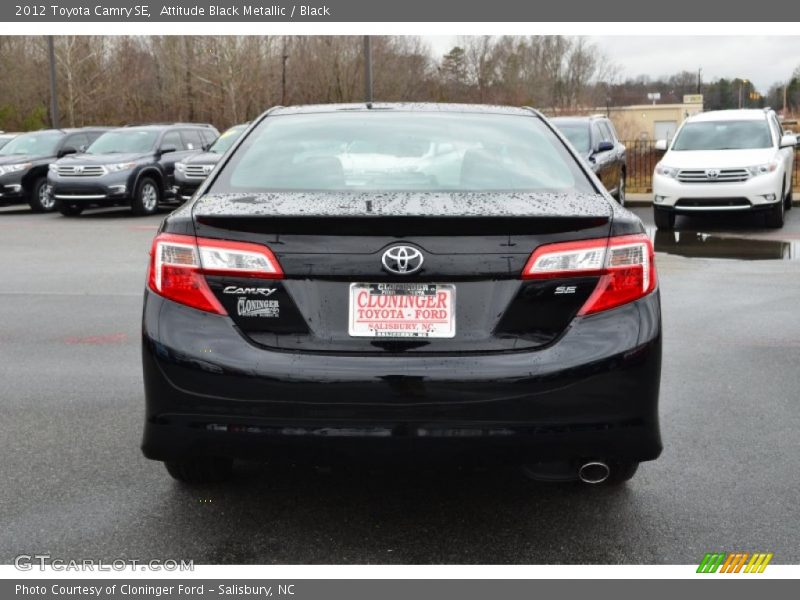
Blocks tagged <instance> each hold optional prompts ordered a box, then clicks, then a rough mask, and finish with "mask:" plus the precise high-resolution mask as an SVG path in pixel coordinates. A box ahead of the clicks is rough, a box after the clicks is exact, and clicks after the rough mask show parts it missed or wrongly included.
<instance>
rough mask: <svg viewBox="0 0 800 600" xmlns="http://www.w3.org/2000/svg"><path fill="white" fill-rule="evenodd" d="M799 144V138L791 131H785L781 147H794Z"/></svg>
mask: <svg viewBox="0 0 800 600" xmlns="http://www.w3.org/2000/svg"><path fill="white" fill-rule="evenodd" d="M796 145H797V138H796V137H795V136H793V135H792V134H791V133H785V134H784V135H783V137H782V138H781V148H794V147H795V146H796Z"/></svg>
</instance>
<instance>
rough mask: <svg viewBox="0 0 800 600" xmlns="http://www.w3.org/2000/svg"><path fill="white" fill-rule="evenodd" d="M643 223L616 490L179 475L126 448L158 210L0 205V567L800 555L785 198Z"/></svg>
mask: <svg viewBox="0 0 800 600" xmlns="http://www.w3.org/2000/svg"><path fill="white" fill-rule="evenodd" d="M634 211H635V212H636V213H637V214H639V215H640V216H641V217H642V218H643V219H644V220H645V222H646V224H647V225H648V227H649V228H650V229H649V231H651V233H652V234H653V235H654V239H655V243H656V248H657V269H658V273H659V277H660V282H661V290H662V299H663V311H664V330H665V336H664V369H663V379H662V388H661V397H662V398H661V415H662V430H663V436H664V443H665V450H664V454H663V455H662V457H661V458H660V459H658V460H657V461H654V462H651V463H646V464H643V465H642V467H641V468H640V470H639V473H638V474H637V475H636V477H635V478H634V479H633V480H632V481H631V482H630V483H629V484H628V485H626V486H623V487H621V488H619V489H601V488H589V487H586V486H581V485H563V484H555V485H554V484H537V483H532V482H529V481H526V480H524V479H523V478H522V477H521V476H520V475H519V473H518V472H517V471H515V470H496V471H487V470H477V471H454V472H442V471H439V470H435V469H430V468H428V467H427V466H426V465H418V466H416V465H414V466H410V467H408V468H405V469H394V468H393V469H386V470H375V469H371V470H367V469H359V468H351V469H315V468H313V467H287V466H274V465H272V466H271V465H269V464H258V463H254V464H243V465H241V466H240V467H239V468H238V469H237V473H236V477H235V478H234V480H233V481H232V482H230V483H228V484H225V485H218V486H204V487H199V488H186V487H182V486H181V485H178V484H176V483H175V482H173V481H172V480H171V479H170V478H169V477H168V476H167V474H166V472H165V471H164V469H163V468H162V467H161V466H160V465H159V464H158V463H154V462H150V461H147V460H145V459H144V458H143V457H142V456H141V454H140V452H139V449H138V444H139V437H140V432H141V422H142V416H143V407H142V382H141V370H140V363H139V337H138V336H139V318H140V311H141V293H142V286H143V282H144V275H145V268H146V262H147V251H148V248H149V242H150V240H151V238H152V236H153V234H154V233H155V230H156V227H157V225H158V222H159V220H160V217H153V218H142V219H134V218H130V217H129V216H128V213H126V212H125V211H92V212H90V213H88V214H86V215H84V216H83V217H81V218H79V219H64V218H62V217H60V216H58V215H32V214H30V213H29V212H28V211H26V210H24V209H19V210H18V209H0V244H1V245H2V252H0V273H2V278H0V303H1V304H0V306H2V310H0V380H1V381H2V382H3V385H2V387H0V390H2V391H0V396H1V397H0V400H2V401H0V452H2V457H3V460H2V461H0V474H1V475H2V477H1V478H0V480H1V481H3V482H4V484H5V485H3V486H2V487H1V488H0V507H2V509H0V511H1V512H2V525H1V526H0V561H2V562H4V563H5V562H10V561H11V560H12V559H13V557H14V556H15V555H17V554H20V553H26V554H33V553H42V552H49V553H50V554H52V555H53V556H54V557H60V558H65V559H80V558H84V557H86V558H89V557H91V558H105V559H109V560H110V559H114V558H138V559H143V558H162V559H164V558H184V559H194V560H195V562H196V563H198V564H202V563H492V564H495V563H695V564H696V563H697V562H699V560H700V559H701V558H702V556H703V554H704V553H705V552H707V551H710V550H721V551H733V550H736V551H753V550H758V551H768V552H774V553H775V558H774V559H773V562H776V563H797V562H798V561H800V544H798V540H797V533H796V532H797V531H798V529H800V504H798V502H797V498H798V497H799V496H800V483H798V478H797V472H796V471H797V456H798V455H800V436H798V435H797V432H798V430H800V404H798V401H797V399H798V395H799V391H800V370H798V365H799V364H800V316H799V314H800V262H798V261H797V257H798V249H797V244H798V241H800V209H798V208H795V209H794V210H793V211H791V212H789V213H788V214H787V225H786V226H785V227H784V228H783V229H782V230H778V231H776V230H769V229H765V228H763V227H762V226H761V225H760V224H758V223H757V221H750V220H748V219H747V218H742V216H737V217H735V218H733V217H729V218H726V219H720V220H714V221H709V220H705V219H695V218H692V219H684V218H679V219H678V222H677V230H676V231H675V232H670V233H666V234H664V233H657V232H655V231H653V229H652V218H651V216H650V210H649V209H646V208H636V209H634Z"/></svg>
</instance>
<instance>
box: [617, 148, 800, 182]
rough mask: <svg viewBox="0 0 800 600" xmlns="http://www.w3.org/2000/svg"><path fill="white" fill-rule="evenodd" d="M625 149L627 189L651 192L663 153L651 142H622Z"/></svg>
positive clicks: (797, 168) (799, 172)
mask: <svg viewBox="0 0 800 600" xmlns="http://www.w3.org/2000/svg"><path fill="white" fill-rule="evenodd" d="M623 143H624V144H625V147H626V148H627V180H626V183H627V188H628V191H629V192H631V193H635V194H636V193H639V194H644V193H648V192H652V191H653V169H655V167H656V163H658V161H659V160H661V157H662V156H663V155H664V152H663V151H661V150H656V148H655V145H656V143H655V141H653V140H634V141H628V142H623ZM792 181H793V182H794V183H793V189H794V191H795V192H800V148H797V149H796V150H795V160H794V173H793V174H792Z"/></svg>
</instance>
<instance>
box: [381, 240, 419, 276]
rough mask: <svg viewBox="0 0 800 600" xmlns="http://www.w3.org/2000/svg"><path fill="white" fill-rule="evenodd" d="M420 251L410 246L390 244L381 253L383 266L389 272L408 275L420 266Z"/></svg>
mask: <svg viewBox="0 0 800 600" xmlns="http://www.w3.org/2000/svg"><path fill="white" fill-rule="evenodd" d="M422 261H423V257H422V252H420V251H419V250H417V249H416V248H413V247H411V246H392V247H391V248H389V249H388V250H387V251H386V252H384V253H383V259H382V262H383V267H384V268H385V269H386V270H387V271H389V272H390V273H396V274H397V275H410V274H411V273H416V272H417V271H419V270H420V268H422Z"/></svg>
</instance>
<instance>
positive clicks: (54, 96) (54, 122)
mask: <svg viewBox="0 0 800 600" xmlns="http://www.w3.org/2000/svg"><path fill="white" fill-rule="evenodd" d="M47 53H48V56H49V58H50V126H51V127H52V128H53V129H58V90H57V89H56V50H55V44H54V42H53V36H52V35H48V36H47Z"/></svg>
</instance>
